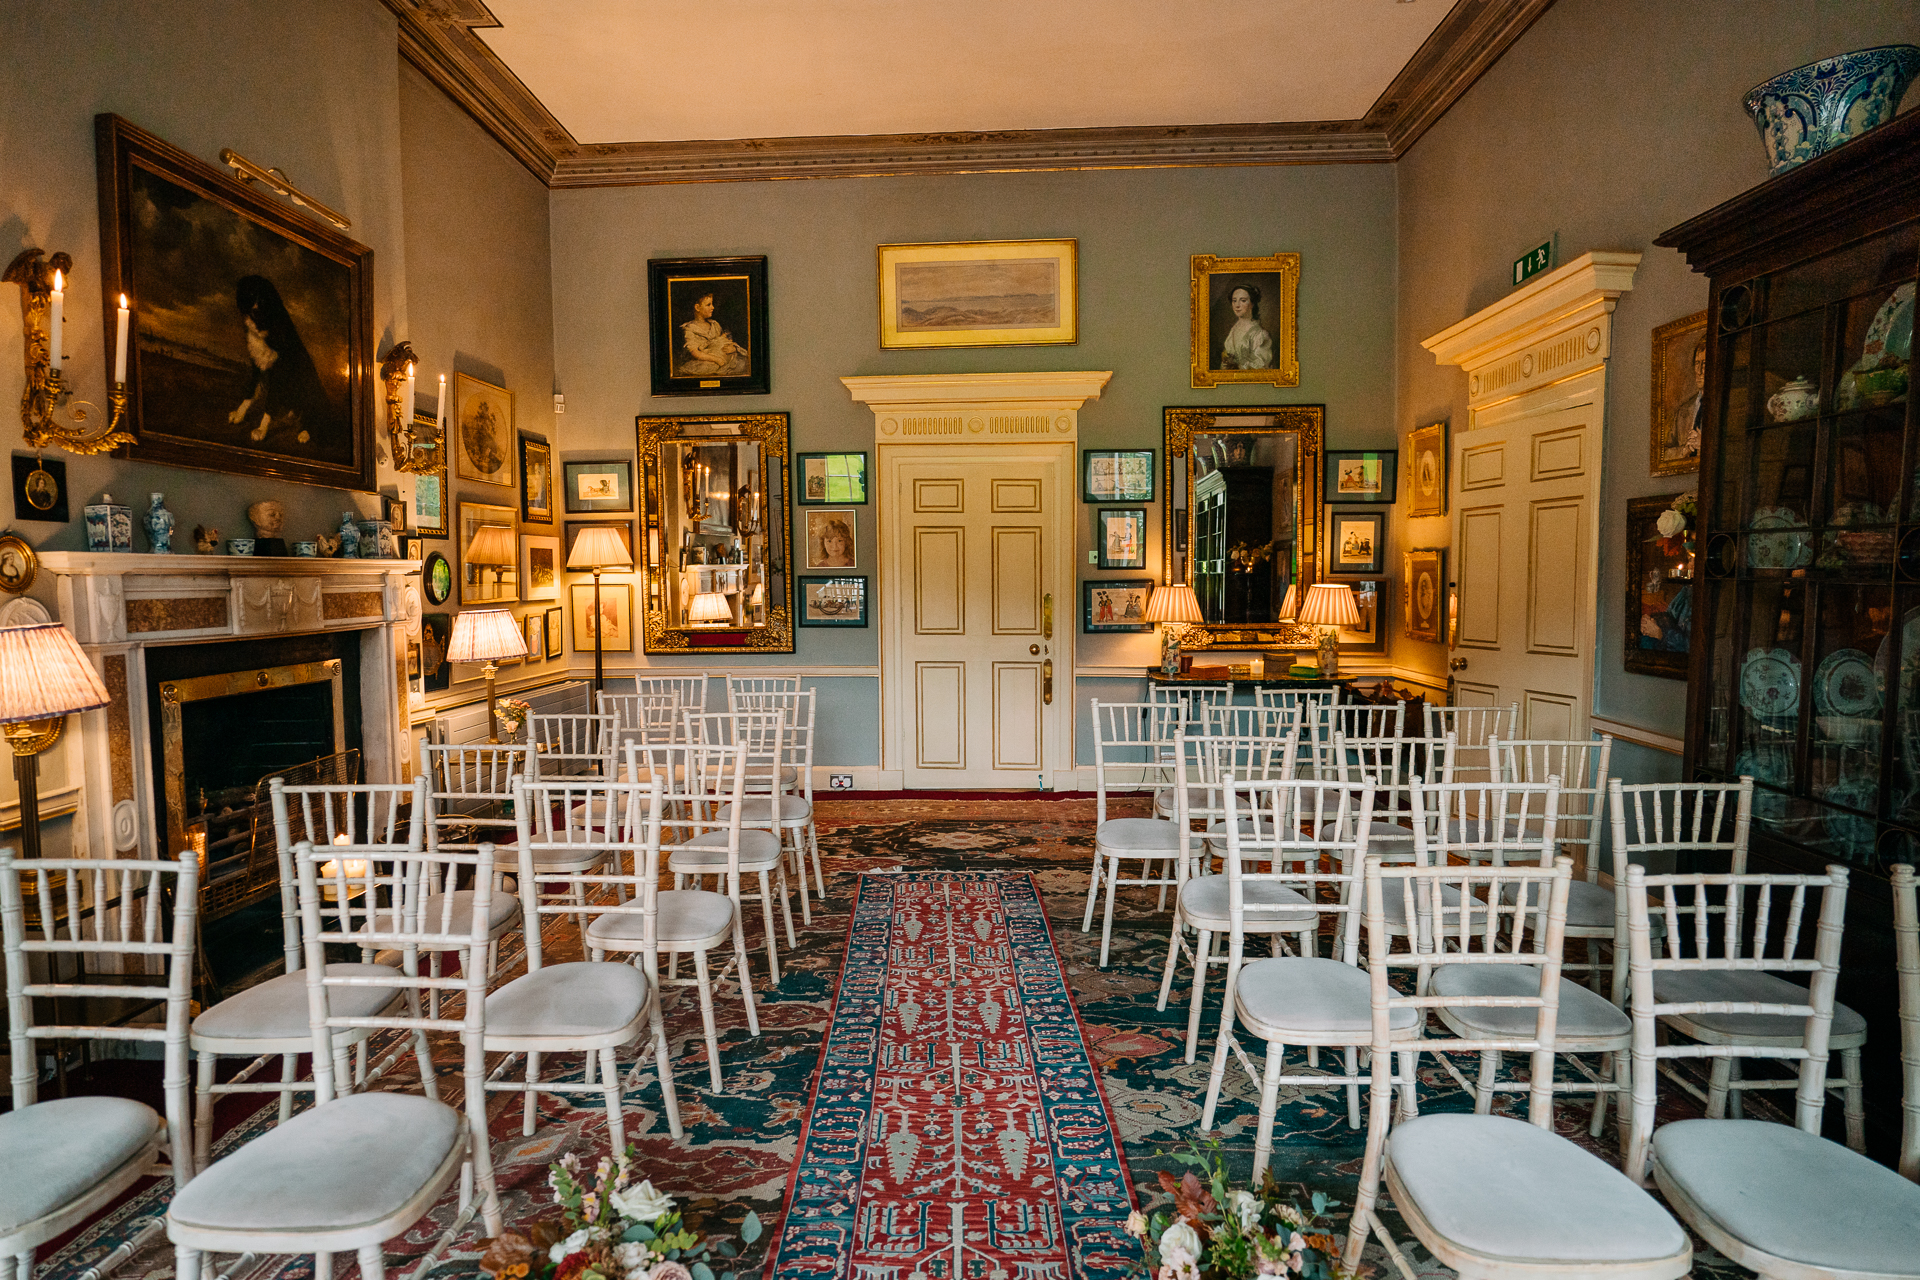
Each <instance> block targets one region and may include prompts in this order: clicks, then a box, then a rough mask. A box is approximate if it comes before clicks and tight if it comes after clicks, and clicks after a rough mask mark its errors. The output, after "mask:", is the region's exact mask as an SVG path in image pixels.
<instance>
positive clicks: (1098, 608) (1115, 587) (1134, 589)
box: [1080, 578, 1153, 635]
mask: <svg viewBox="0 0 1920 1280" xmlns="http://www.w3.org/2000/svg"><path fill="white" fill-rule="evenodd" d="M1152 595H1153V579H1151V578H1126V579H1118V580H1108V581H1095V580H1092V579H1089V580H1087V581H1085V582H1082V583H1081V584H1080V630H1081V631H1083V632H1085V633H1086V634H1088V635H1093V634H1097V633H1099V632H1103V631H1151V630H1153V624H1152V623H1151V622H1148V621H1147V599H1148V598H1149V597H1150V596H1152Z"/></svg>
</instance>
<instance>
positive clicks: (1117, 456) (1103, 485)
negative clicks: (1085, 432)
mask: <svg viewBox="0 0 1920 1280" xmlns="http://www.w3.org/2000/svg"><path fill="white" fill-rule="evenodd" d="M1080 501H1082V502H1152V501H1153V450H1151V449H1082V450H1081V451H1080Z"/></svg>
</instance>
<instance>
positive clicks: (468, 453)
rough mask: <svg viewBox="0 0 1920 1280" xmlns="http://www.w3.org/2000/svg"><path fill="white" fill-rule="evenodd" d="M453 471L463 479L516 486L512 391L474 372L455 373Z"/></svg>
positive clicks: (450, 427)
mask: <svg viewBox="0 0 1920 1280" xmlns="http://www.w3.org/2000/svg"><path fill="white" fill-rule="evenodd" d="M447 435H448V436H449V437H450V438H449V439H448V441H447V447H448V448H449V449H450V450H452V452H453V473H454V475H455V476H457V477H459V478H460V479H462V480H472V481H474V482H475V483H477V484H494V485H499V486H500V487H501V488H503V489H511V488H513V487H514V479H515V477H514V462H515V456H516V451H515V449H514V441H515V440H516V439H517V438H518V437H517V435H516V433H515V431H514V428H513V392H511V391H509V390H507V389H506V388H505V387H496V386H494V385H493V384H492V383H491V382H482V381H481V380H480V379H478V378H476V377H473V376H472V375H471V374H465V373H456V374H454V375H453V420H452V421H451V422H449V423H448V424H447Z"/></svg>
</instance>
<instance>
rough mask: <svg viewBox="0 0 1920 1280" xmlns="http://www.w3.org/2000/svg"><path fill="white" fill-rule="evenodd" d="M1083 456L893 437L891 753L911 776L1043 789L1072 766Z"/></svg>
mask: <svg viewBox="0 0 1920 1280" xmlns="http://www.w3.org/2000/svg"><path fill="white" fill-rule="evenodd" d="M1073 460H1074V458H1073V446H1072V445H1071V444H1065V443H1060V444H1055V443H1048V444H1018V445H1015V444H1007V445H1001V446H998V447H992V448H982V447H979V446H958V447H952V446H940V445H900V446H882V447H881V449H880V466H879V471H880V486H879V493H878V498H879V502H880V505H881V510H880V529H881V588H880V609H881V612H882V619H883V621H882V631H883V634H882V636H881V645H882V649H883V653H882V666H883V680H884V687H883V694H882V697H883V701H884V703H885V711H884V714H885V715H886V717H887V720H888V725H887V730H888V731H887V733H886V739H887V745H888V754H889V756H890V757H891V759H889V761H888V764H887V767H889V768H898V769H901V770H902V772H903V775H904V777H903V781H904V784H905V785H906V786H907V787H909V788H914V789H922V788H925V789H950V788H957V787H1017V788H1027V789H1031V788H1034V787H1036V786H1039V785H1041V784H1042V782H1043V781H1045V782H1047V783H1048V784H1049V785H1050V782H1051V778H1052V775H1053V773H1054V772H1055V771H1056V770H1058V769H1061V768H1064V767H1066V765H1067V763H1068V762H1067V758H1066V754H1065V753H1066V748H1067V745H1068V744H1067V735H1068V732H1069V729H1070V722H1069V721H1068V720H1067V718H1066V716H1065V714H1064V713H1065V711H1066V709H1067V708H1069V707H1070V706H1071V701H1072V700H1071V698H1070V696H1068V691H1069V690H1070V687H1071V686H1070V685H1069V684H1068V683H1067V682H1068V681H1069V680H1071V672H1070V671H1069V670H1068V665H1069V663H1070V660H1071V648H1072V636H1073V625H1074V612H1073V607H1072V602H1071V601H1070V600H1068V599H1067V595H1066V593H1067V592H1070V591H1071V589H1072V586H1073V574H1072V562H1071V557H1072V554H1073V530H1072V525H1071V523H1070V522H1071V517H1072V512H1073V510H1074V509H1075V508H1074V496H1075V495H1074V493H1073V480H1074V472H1073ZM1056 637H1057V640H1056Z"/></svg>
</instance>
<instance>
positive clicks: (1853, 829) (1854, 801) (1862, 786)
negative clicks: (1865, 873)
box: [1820, 778, 1879, 858]
mask: <svg viewBox="0 0 1920 1280" xmlns="http://www.w3.org/2000/svg"><path fill="white" fill-rule="evenodd" d="M1820 798H1821V799H1822V800H1825V801H1827V802H1828V803H1829V804H1843V805H1846V806H1847V807H1848V808H1849V809H1865V810H1866V811H1867V812H1868V813H1871V812H1873V807H1874V805H1875V804H1876V803H1877V802H1878V800H1879V796H1877V795H1876V794H1875V789H1874V785H1873V783H1871V782H1869V781H1867V780H1866V779H1864V778H1842V779H1841V780H1840V781H1838V782H1836V783H1834V784H1833V785H1832V786H1830V787H1828V788H1827V789H1826V790H1825V791H1823V792H1821V793H1820ZM1824 821H1825V823H1826V828H1827V834H1828V835H1830V836H1832V837H1833V838H1834V840H1835V841H1836V842H1838V843H1839V844H1841V845H1843V846H1845V847H1846V848H1847V850H1848V851H1849V852H1850V853H1851V854H1852V855H1853V856H1855V857H1861V858H1864V857H1866V856H1867V855H1868V854H1870V853H1872V852H1873V833H1874V821H1873V819H1872V818H1869V817H1866V816H1864V815H1862V814H1858V813H1829V814H1827V815H1826V817H1825V819H1824Z"/></svg>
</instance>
